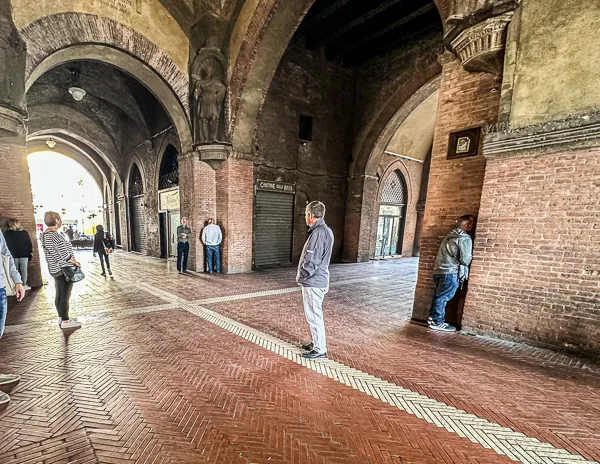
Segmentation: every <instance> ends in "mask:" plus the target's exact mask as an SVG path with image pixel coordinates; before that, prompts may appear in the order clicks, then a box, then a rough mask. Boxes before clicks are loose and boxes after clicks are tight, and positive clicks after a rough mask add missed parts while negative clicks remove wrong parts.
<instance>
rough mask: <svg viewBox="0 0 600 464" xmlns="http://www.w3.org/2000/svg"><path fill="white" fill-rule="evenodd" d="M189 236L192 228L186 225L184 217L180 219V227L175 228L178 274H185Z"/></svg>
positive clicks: (188, 251) (188, 252)
mask: <svg viewBox="0 0 600 464" xmlns="http://www.w3.org/2000/svg"><path fill="white" fill-rule="evenodd" d="M191 236H192V228H191V227H190V226H189V225H188V220H187V218H186V217H185V216H184V217H182V218H181V225H180V226H177V270H178V271H179V273H180V274H183V273H184V272H187V263H188V256H189V254H190V237H191Z"/></svg>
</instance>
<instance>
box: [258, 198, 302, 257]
mask: <svg viewBox="0 0 600 464" xmlns="http://www.w3.org/2000/svg"><path fill="white" fill-rule="evenodd" d="M254 220H255V222H254V224H255V225H254V265H255V266H257V267H261V266H276V265H282V264H289V263H291V262H292V241H293V237H294V195H290V194H285V193H277V192H264V191H258V192H256V216H255V218H254Z"/></svg>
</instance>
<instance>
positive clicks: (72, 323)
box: [60, 319, 81, 329]
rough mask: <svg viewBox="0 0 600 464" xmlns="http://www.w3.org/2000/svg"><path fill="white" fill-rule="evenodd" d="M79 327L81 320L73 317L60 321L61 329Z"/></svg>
mask: <svg viewBox="0 0 600 464" xmlns="http://www.w3.org/2000/svg"><path fill="white" fill-rule="evenodd" d="M79 327H81V322H77V321H76V320H75V319H69V320H66V321H62V322H61V323H60V328H61V329H78V328H79Z"/></svg>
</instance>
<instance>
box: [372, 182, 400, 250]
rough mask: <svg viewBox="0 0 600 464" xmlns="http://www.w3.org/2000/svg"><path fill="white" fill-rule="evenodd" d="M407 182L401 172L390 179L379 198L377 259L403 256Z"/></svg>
mask: <svg viewBox="0 0 600 464" xmlns="http://www.w3.org/2000/svg"><path fill="white" fill-rule="evenodd" d="M406 200H407V191H406V182H405V180H404V176H403V175H402V173H401V172H400V171H399V170H395V171H393V172H392V173H391V174H390V176H389V177H388V179H387V181H386V183H385V185H384V187H383V190H382V192H381V196H380V198H379V220H378V222H377V246H376V248H375V257H376V258H377V257H379V258H383V257H386V256H396V255H402V240H403V237H404V223H405V221H406V203H407V201H406Z"/></svg>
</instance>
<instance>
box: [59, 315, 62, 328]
mask: <svg viewBox="0 0 600 464" xmlns="http://www.w3.org/2000/svg"><path fill="white" fill-rule="evenodd" d="M61 324H62V318H60V317H59V318H58V328H59V329H60V325H61Z"/></svg>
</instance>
